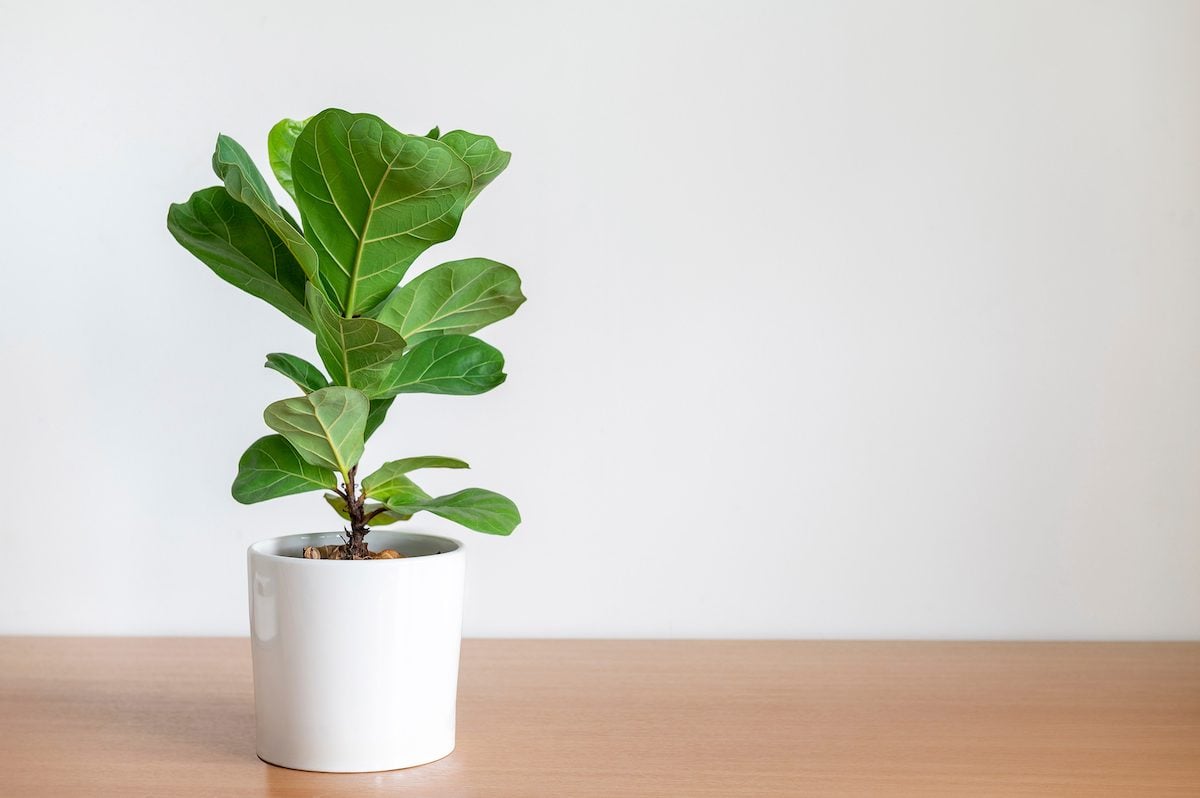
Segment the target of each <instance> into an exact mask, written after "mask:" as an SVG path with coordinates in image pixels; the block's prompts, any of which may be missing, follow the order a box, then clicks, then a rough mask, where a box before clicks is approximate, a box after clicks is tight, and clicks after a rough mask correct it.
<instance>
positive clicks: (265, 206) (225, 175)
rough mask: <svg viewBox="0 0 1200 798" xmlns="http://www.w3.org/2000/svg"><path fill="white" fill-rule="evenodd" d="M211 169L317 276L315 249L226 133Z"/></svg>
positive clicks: (310, 273) (312, 275) (219, 141)
mask: <svg viewBox="0 0 1200 798" xmlns="http://www.w3.org/2000/svg"><path fill="white" fill-rule="evenodd" d="M212 165H213V171H214V172H216V173H217V177H219V178H221V181H222V182H224V183H225V190H226V191H228V192H229V196H231V197H233V198H234V199H236V200H238V201H239V202H241V203H242V204H244V205H245V206H246V207H248V208H249V209H250V210H252V211H254V213H255V214H256V215H257V216H258V218H260V219H262V220H263V221H264V222H266V224H267V226H268V227H270V228H271V229H272V230H273V231H275V235H277V236H279V238H280V239H282V240H283V243H284V244H286V245H287V248H288V249H289V250H291V253H292V255H293V256H295V258H296V262H297V263H299V264H300V268H302V269H303V270H304V273H305V274H306V275H308V278H309V279H310V280H315V279H317V251H316V250H315V249H313V248H312V245H311V244H309V243H308V241H306V240H305V239H304V234H303V233H301V232H300V230H299V229H298V228H297V227H296V223H295V222H294V221H293V220H292V218H291V217H290V216H288V215H287V212H286V211H284V210H283V209H282V208H280V207H279V203H278V202H276V201H275V196H274V195H273V194H272V193H271V188H270V187H269V186H268V185H267V181H266V180H264V179H263V176H262V173H261V172H259V171H258V167H257V166H255V165H254V161H252V160H251V159H250V156H249V154H247V153H246V150H245V149H243V148H242V145H241V144H238V143H237V142H236V141H234V140H233V139H231V138H230V137H229V136H225V135H221V136H217V149H216V151H215V152H213V157H212Z"/></svg>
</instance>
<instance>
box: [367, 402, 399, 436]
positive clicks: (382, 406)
mask: <svg viewBox="0 0 1200 798" xmlns="http://www.w3.org/2000/svg"><path fill="white" fill-rule="evenodd" d="M394 401H396V398H395V397H394V396H393V397H388V398H387V399H372V400H371V409H370V411H368V413H367V428H366V429H365V430H363V438H364V439H366V440H369V439H370V437H371V436H372V435H374V434H375V430H377V429H379V425H380V424H382V423H383V420H384V419H385V418H387V412H388V410H389V409H390V408H391V406H392V402H394Z"/></svg>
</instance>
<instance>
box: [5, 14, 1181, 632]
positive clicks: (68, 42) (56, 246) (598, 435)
mask: <svg viewBox="0 0 1200 798" xmlns="http://www.w3.org/2000/svg"><path fill="white" fill-rule="evenodd" d="M4 6H5V7H4V8H3V19H4V23H3V26H2V27H0V67H2V70H3V81H0V101H2V107H3V111H2V119H3V123H2V124H0V158H2V159H3V160H2V167H3V172H2V174H3V178H2V181H0V214H2V216H3V220H4V221H3V230H4V235H3V262H2V263H0V275H2V276H3V280H2V284H3V291H2V292H0V296H2V297H3V303H4V307H3V310H2V312H0V358H2V361H0V362H2V364H3V377H2V378H0V379H2V380H3V383H2V384H3V389H2V391H0V440H2V444H0V451H3V453H4V457H3V458H0V479H2V483H3V485H4V496H3V500H2V502H0V543H2V549H0V633H53V634H59V633H71V634H244V633H245V632H246V628H247V627H246V609H245V601H246V598H245V595H244V592H245V586H244V579H245V576H244V573H245V561H244V551H245V548H246V546H247V545H248V544H249V543H251V542H253V541H255V540H258V539H261V538H264V537H271V536H275V535H280V534H286V533H292V532H301V531H319V530H326V529H331V528H336V526H337V524H336V523H334V521H335V519H334V518H333V516H332V514H331V513H330V512H329V510H328V509H327V508H326V506H325V505H324V502H323V501H322V500H321V499H320V497H319V495H318V494H310V495H305V496H298V497H291V498H287V499H282V500H279V501H275V502H269V503H264V504H260V505H256V506H253V507H243V506H240V505H237V504H236V503H234V501H233V500H232V499H231V498H230V497H229V484H230V482H231V480H232V477H233V475H234V472H235V466H236V462H237V459H238V457H239V455H240V454H241V453H242V451H243V449H244V448H245V447H246V446H247V445H248V444H249V443H250V442H251V441H253V440H254V439H256V438H257V437H259V436H260V435H262V434H265V432H266V429H265V427H264V426H263V424H262V420H261V411H262V408H263V407H264V406H265V405H266V404H268V403H269V402H271V401H273V400H276V399H279V398H283V397H285V396H288V395H290V393H291V391H289V387H288V384H287V383H285V382H284V381H283V380H282V378H281V377H279V376H278V375H276V374H274V373H272V372H269V371H267V370H265V369H263V368H262V366H261V364H262V360H263V355H264V354H265V353H267V352H272V351H288V352H294V353H297V354H300V355H304V356H310V357H311V356H313V349H312V344H311V341H310V340H309V338H308V335H307V333H305V332H304V331H303V330H302V329H301V328H300V327H298V326H296V325H295V324H293V323H291V322H290V321H288V320H287V319H286V318H285V317H284V316H283V315H281V314H279V313H277V312H276V311H274V310H273V309H271V308H270V307H269V306H267V305H265V304H263V303H261V302H259V301H258V300H255V299H253V298H251V297H249V296H247V295H244V294H242V293H241V292H239V291H238V290H236V289H234V288H232V287H231V286H229V285H227V284H225V283H223V282H221V281H219V280H218V279H216V278H215V277H214V276H213V275H212V274H211V273H209V272H208V270H207V269H206V268H205V267H204V266H203V265H202V264H200V263H199V262H198V261H196V260H194V259H193V258H192V257H191V256H190V255H188V254H187V253H186V252H185V251H183V250H182V249H181V248H180V247H178V246H177V245H176V244H175V242H174V241H173V240H172V239H171V238H170V236H169V235H168V233H167V231H166V228H165V215H166V209H167V205H168V204H169V203H170V202H172V201H178V200H182V199H184V198H186V197H187V196H188V194H190V193H191V192H192V191H193V190H195V189H197V188H201V187H203V186H206V185H213V184H214V183H215V182H216V180H215V178H214V177H213V175H212V174H211V172H210V170H209V164H208V161H209V157H210V154H211V151H212V145H213V142H214V140H215V138H216V135H217V133H218V132H219V131H220V132H224V133H227V134H230V135H232V136H234V137H235V138H237V139H239V140H240V141H241V142H242V143H243V144H245V145H246V146H247V148H248V149H249V150H250V151H251V154H252V155H254V156H255V157H256V158H257V159H259V161H260V164H261V165H262V166H263V168H264V169H265V168H266V152H265V136H266V132H267V130H268V129H269V127H270V126H271V124H272V123H274V122H275V121H276V120H278V119H279V118H281V117H284V116H292V117H304V116H306V115H309V114H312V113H315V112H316V111H318V110H320V109H322V108H325V107H327V106H333V105H336V106H339V107H343V108H346V109H349V110H355V111H370V112H373V113H377V114H379V115H381V116H383V117H384V118H386V119H388V120H389V121H390V122H392V123H393V124H394V125H395V126H397V127H398V128H400V129H401V130H407V131H410V132H418V133H421V132H424V131H425V130H427V129H428V128H430V127H432V126H433V125H435V124H436V125H440V126H441V127H442V129H443V130H449V129H453V128H459V127H461V128H465V129H468V130H472V131H477V132H482V133H488V134H491V135H493V136H495V137H496V138H497V139H498V140H499V142H500V143H501V144H502V146H504V147H505V148H507V149H510V150H512V152H513V153H514V156H513V160H512V166H511V167H510V169H509V171H508V172H507V173H506V174H505V175H504V176H503V177H502V178H501V179H499V180H498V181H497V182H496V183H495V184H493V186H492V187H491V188H489V189H488V191H487V192H485V193H484V195H483V196H482V197H481V199H480V200H479V202H477V203H476V204H475V205H473V206H472V208H471V210H470V211H469V212H468V215H467V217H466V219H465V221H464V223H463V226H462V229H461V232H460V233H459V235H458V237H457V238H456V239H455V240H454V241H453V242H451V243H449V244H446V245H442V246H440V247H437V248H435V249H433V250H431V251H430V252H429V253H427V255H426V256H424V257H423V258H422V259H421V260H420V261H418V264H417V267H416V269H415V270H414V271H413V272H412V274H416V273H417V272H418V271H419V270H420V269H423V268H426V267H428V266H430V265H433V264H435V263H438V262H441V261H443V260H450V259H453V258H456V257H466V256H474V255H481V256H487V257H491V258H495V259H497V260H500V261H503V262H506V263H509V264H511V265H513V266H515V267H517V268H518V269H519V270H520V272H521V274H522V275H523V277H524V280H525V285H526V293H527V294H528V296H529V302H528V303H527V304H526V305H525V307H524V308H522V309H521V311H520V312H519V313H518V314H517V315H516V316H515V317H514V318H513V319H511V320H509V321H506V322H503V323H501V324H499V325H497V326H495V327H492V328H490V329H489V330H487V331H486V332H485V333H484V337H485V338H487V339H488V340H490V341H491V342H493V343H494V344H496V345H497V346H499V347H500V348H501V349H502V350H503V351H504V352H505V353H506V355H507V356H508V371H509V374H510V377H509V381H508V383H507V384H505V385H504V386H502V387H501V388H500V389H498V390H496V391H494V392H493V393H491V394H488V395H485V396H482V397H475V398H455V397H436V396H416V397H408V398H402V400H401V401H399V402H397V404H396V406H395V407H394V409H393V411H392V413H391V417H390V418H389V423H388V424H387V425H386V426H385V427H384V428H383V430H382V431H381V432H380V433H379V434H378V435H377V436H376V437H375V438H374V439H373V440H372V441H371V445H370V447H369V449H368V456H367V459H366V461H365V463H366V465H367V467H370V466H373V465H375V464H378V463H379V462H381V461H382V460H385V459H392V458H395V457H400V456H408V455H419V454H445V455H452V456H461V457H463V458H465V459H467V460H469V461H470V462H471V463H472V464H473V465H474V470H473V471H471V472H467V473H466V475H465V476H464V474H463V472H448V473H447V474H444V475H442V474H438V475H435V476H434V478H430V479H427V480H426V482H427V483H428V487H430V488H434V489H445V490H447V491H449V490H456V489H458V488H460V487H465V486H467V485H468V484H474V485H480V486H486V487H490V488H493V489H495V490H499V491H501V492H504V493H506V494H508V495H510V496H512V497H513V498H515V499H516V500H517V501H518V502H519V504H520V505H521V508H522V510H523V513H524V517H525V523H524V524H523V525H522V527H521V528H520V529H519V530H518V531H517V533H516V534H515V535H514V536H513V537H512V538H510V539H493V538H488V537H486V536H483V535H477V534H473V533H469V532H463V533H462V534H461V535H459V537H463V538H464V539H466V541H467V543H468V544H469V547H470V548H469V554H470V565H469V576H468V578H469V582H470V587H469V595H468V605H467V617H466V633H467V634H470V635H488V636H490V635H528V636H632V637H644V636H654V637H659V636H662V637H692V636H700V637H724V636H729V637H791V636H804V637H953V638H980V637H1002V638H1011V637H1020V638H1026V637H1028V638H1045V637H1065V638H1092V637H1114V638H1170V637H1185V638H1195V637H1197V636H1200V5H1198V4H1197V3H1194V2H1192V3H1171V2H1155V3H1139V2H1133V1H1132V0H1131V1H1130V2H1123V3H1122V2H1055V3H1041V2H1038V3H1034V2H1010V1H1009V0H1003V1H1001V0H996V1H995V2H973V3H962V2H955V1H952V0H946V2H908V3H891V2H854V3H840V2H821V3H812V2H809V3H798V2H779V3H728V2H726V3H667V2H660V3H641V2H638V3H618V2H603V3H596V2H593V3H578V4H552V3H514V2H509V3H477V4H463V3H443V4H437V3H428V2H425V3H406V2H392V1H388V2H383V0H379V1H377V2H355V1H353V0H342V1H341V2H337V3H327V2H319V3H318V2H296V1H295V0H291V1H290V2H277V3H247V2H224V3H211V2H198V3H186V4H184V3H154V2H145V3H135V2H120V1H117V2H105V3H56V2H36V3H34V2H20V3H10V2H5V3H4ZM281 193H282V192H281ZM422 525H423V526H424V527H425V528H429V529H438V530H443V531H448V530H450V529H452V527H451V526H450V525H449V524H445V523H441V522H439V521H438V520H437V519H434V520H433V521H430V522H428V523H426V522H422Z"/></svg>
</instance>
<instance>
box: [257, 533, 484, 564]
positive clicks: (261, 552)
mask: <svg viewBox="0 0 1200 798" xmlns="http://www.w3.org/2000/svg"><path fill="white" fill-rule="evenodd" d="M371 532H372V534H377V535H379V536H380V537H383V536H385V535H389V536H390V535H399V536H403V537H409V538H422V539H425V540H429V541H438V543H439V544H443V545H448V546H451V547H452V548H450V550H449V551H439V552H437V553H436V554H422V555H419V556H415V557H397V558H396V559H394V560H309V559H305V558H304V557H296V556H294V555H289V554H276V553H274V552H272V551H266V550H265V549H267V548H269V547H271V546H272V544H274V546H275V548H279V547H281V546H282V544H283V543H284V542H285V541H288V540H292V539H295V538H313V539H314V540H315V539H319V538H323V537H329V536H336V537H338V538H344V537H345V534H344V533H342V532H299V533H295V534H291V535H277V536H276V537H273V538H264V539H263V540H260V541H257V542H255V543H251V544H250V546H249V547H248V548H247V549H246V553H247V554H248V555H249V556H251V557H262V558H264V559H268V560H281V561H284V562H288V563H304V564H306V565H314V566H320V565H322V564H323V563H330V564H332V563H342V564H344V563H352V564H353V565H355V566H361V565H365V564H368V563H386V564H389V565H393V566H395V565H399V564H400V563H410V564H411V563H415V562H418V561H420V560H429V559H432V558H437V557H462V556H463V544H462V541H460V540H456V539H454V538H448V537H446V536H445V535H431V534H429V533H427V532H401V531H399V530H394V529H378V530H371ZM377 539H378V538H377ZM323 545H324V544H323ZM399 567H404V566H399ZM410 567H411V565H410Z"/></svg>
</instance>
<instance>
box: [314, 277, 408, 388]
mask: <svg viewBox="0 0 1200 798" xmlns="http://www.w3.org/2000/svg"><path fill="white" fill-rule="evenodd" d="M308 307H309V310H310V311H312V315H313V320H314V321H315V322H316V325H317V354H319V355H320V356H321V362H322V363H324V364H325V368H327V369H329V376H330V377H332V378H333V381H334V383H335V384H337V385H345V386H347V387H349V388H357V389H358V390H360V391H362V392H363V393H365V394H366V395H367V396H368V397H371V398H373V397H375V396H377V395H378V394H379V393H380V386H381V382H382V381H383V380H384V379H385V378H386V377H387V375H388V370H387V366H388V364H389V363H391V361H393V360H396V359H397V358H399V357H400V356H401V355H402V354H403V353H404V338H402V337H401V335H400V333H398V332H396V331H395V330H393V329H392V328H391V327H388V326H387V325H386V324H380V323H379V322H377V321H375V320H374V319H366V318H362V319H345V318H342V317H341V316H339V315H338V314H337V312H336V311H334V309H333V308H332V307H330V306H329V302H328V301H327V300H326V299H325V295H324V294H322V293H321V291H320V290H318V289H317V287H316V286H314V285H313V284H312V283H309V285H308Z"/></svg>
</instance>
